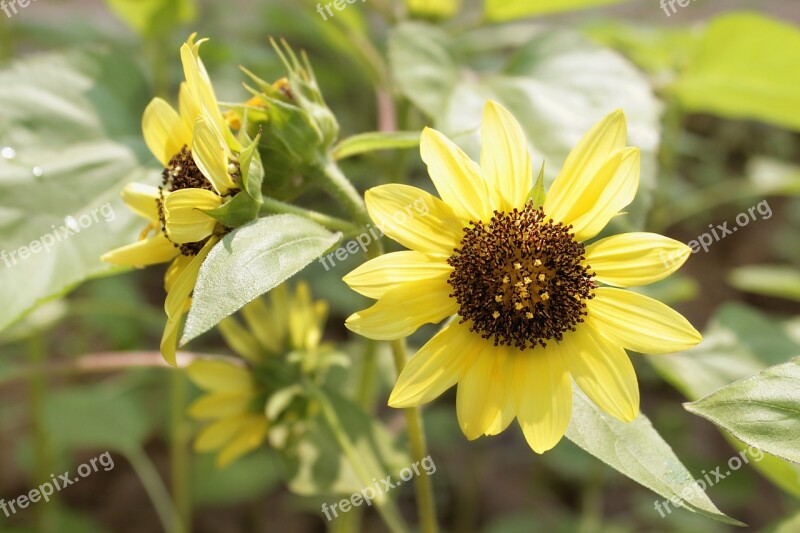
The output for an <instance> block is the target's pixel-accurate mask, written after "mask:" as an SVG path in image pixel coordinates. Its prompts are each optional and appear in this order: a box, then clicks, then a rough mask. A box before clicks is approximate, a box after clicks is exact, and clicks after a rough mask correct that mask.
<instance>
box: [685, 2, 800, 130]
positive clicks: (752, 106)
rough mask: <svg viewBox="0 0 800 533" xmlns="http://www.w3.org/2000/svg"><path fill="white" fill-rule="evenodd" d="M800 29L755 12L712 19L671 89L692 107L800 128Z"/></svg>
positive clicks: (731, 116)
mask: <svg viewBox="0 0 800 533" xmlns="http://www.w3.org/2000/svg"><path fill="white" fill-rule="evenodd" d="M798 65H800V30H798V29H797V27H795V26H793V25H791V24H788V23H785V22H781V21H778V20H775V19H771V18H768V17H765V16H763V15H759V14H756V13H732V14H726V15H722V16H720V17H718V18H716V19H714V20H713V21H712V22H711V24H709V26H708V29H707V31H706V34H705V37H704V39H703V41H702V42H701V43H700V45H699V47H698V49H697V50H696V51H695V52H694V53H693V54H692V56H691V60H690V61H689V63H688V65H687V66H686V69H685V70H684V71H683V72H682V73H681V75H680V76H679V78H678V79H677V81H676V82H675V84H674V85H673V86H672V87H671V92H672V93H673V94H674V95H675V96H676V97H677V98H678V99H679V100H680V102H681V104H682V105H683V107H684V108H686V109H687V110H688V111H694V112H701V113H714V114H718V115H720V116H723V117H727V118H734V119H756V120H762V121H764V122H769V123H771V124H775V125H778V126H781V127H785V128H789V129H793V130H800V93H798V91H797V87H798V86H799V85H800V68H798Z"/></svg>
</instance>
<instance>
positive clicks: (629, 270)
mask: <svg viewBox="0 0 800 533" xmlns="http://www.w3.org/2000/svg"><path fill="white" fill-rule="evenodd" d="M691 253H692V249H691V248H689V247H688V246H686V245H685V244H683V243H682V242H678V241H676V240H674V239H670V238H668V237H664V236H663V235H659V234H657V233H623V234H620V235H614V236H612V237H607V238H605V239H601V240H599V241H597V242H595V243H593V244H590V245H589V246H587V247H586V254H585V256H586V260H585V261H584V264H586V265H589V267H590V270H591V271H593V272H594V273H595V279H596V280H597V281H599V282H601V283H605V284H607V285H615V286H617V287H635V286H637V285H647V284H648V283H653V282H655V281H658V280H661V279H664V278H666V277H667V276H669V275H670V274H672V273H673V272H675V271H676V270H678V269H679V268H680V267H681V265H682V264H683V263H684V262H685V261H686V259H687V258H688V257H689V255H690V254H691Z"/></svg>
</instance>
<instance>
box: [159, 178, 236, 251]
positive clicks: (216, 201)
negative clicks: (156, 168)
mask: <svg viewBox="0 0 800 533" xmlns="http://www.w3.org/2000/svg"><path fill="white" fill-rule="evenodd" d="M220 205H222V198H220V197H219V195H218V194H216V193H215V192H213V191H208V190H206V189H180V190H177V191H174V192H171V193H170V194H169V196H167V197H166V198H165V199H164V220H165V225H166V227H167V234H168V235H169V239H170V240H171V241H172V242H175V243H178V244H185V243H190V242H198V241H202V240H203V239H205V238H206V237H208V236H209V235H211V234H212V233H213V231H214V227H215V226H216V225H217V221H216V219H213V218H211V217H210V216H209V215H207V214H205V213H203V211H204V210H211V209H216V208H217V207H219V206H220Z"/></svg>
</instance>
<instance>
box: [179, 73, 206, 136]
mask: <svg viewBox="0 0 800 533" xmlns="http://www.w3.org/2000/svg"><path fill="white" fill-rule="evenodd" d="M178 111H179V112H180V115H181V119H182V120H183V123H184V124H186V128H187V129H188V130H189V131H194V125H195V123H196V122H197V119H198V118H200V117H201V115H202V108H201V107H200V102H199V101H198V100H197V99H196V98H195V96H194V94H193V93H192V91H190V90H189V84H188V83H186V82H185V81H183V82H181V88H180V91H179V92H178ZM193 142H194V141H193ZM189 148H192V145H189Z"/></svg>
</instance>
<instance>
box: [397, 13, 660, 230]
mask: <svg viewBox="0 0 800 533" xmlns="http://www.w3.org/2000/svg"><path fill="white" fill-rule="evenodd" d="M505 31H507V30H506V27H505V26H497V27H492V28H488V29H486V28H484V29H481V30H478V31H476V32H471V33H470V32H468V33H466V34H464V35H461V36H460V37H459V38H458V39H453V38H451V37H450V36H449V35H448V34H447V33H446V32H445V31H444V30H443V29H441V28H437V27H435V26H432V25H428V24H424V23H420V22H411V23H404V24H400V25H399V26H398V27H396V28H395V29H394V30H393V32H392V34H391V36H390V40H389V59H390V63H391V67H392V71H393V74H394V77H395V79H396V80H397V81H398V84H399V86H400V89H401V91H402V92H403V94H404V95H405V96H406V97H407V98H408V99H409V100H411V102H412V103H413V104H414V105H415V106H417V107H418V108H419V109H420V110H422V111H423V112H424V113H425V114H426V115H428V116H429V117H431V118H432V119H433V121H434V123H435V126H436V127H437V128H438V129H439V130H441V131H443V132H445V133H449V134H454V133H461V132H471V134H469V135H467V136H463V135H461V136H459V137H458V138H457V140H458V141H459V144H460V145H461V147H462V148H464V149H465V151H466V152H467V153H468V154H470V155H471V156H472V157H473V158H474V159H476V160H477V159H478V155H479V153H480V150H479V141H480V136H479V132H478V130H479V125H480V122H481V116H482V113H483V107H484V104H485V102H486V101H487V100H489V99H492V100H496V101H498V102H499V103H501V104H502V105H504V106H505V107H507V108H508V109H509V110H510V111H511V112H512V113H513V114H514V116H515V117H516V118H517V120H518V121H519V122H520V124H521V125H522V128H523V129H524V131H525V134H526V136H527V139H528V143H529V144H530V148H531V152H532V154H533V157H534V165H535V167H536V168H538V167H539V166H540V165H541V164H542V160H544V161H545V162H546V163H547V164H546V167H545V177H546V179H547V181H548V183H549V182H550V181H552V179H553V178H555V176H556V175H557V173H558V172H559V170H560V169H561V166H562V163H563V162H564V160H565V159H566V157H567V154H568V153H569V151H570V150H571V149H572V148H573V147H574V146H575V144H577V142H578V140H579V139H580V138H581V137H582V136H583V135H584V134H585V133H586V132H587V131H588V130H589V129H590V128H591V127H592V126H593V125H594V124H595V123H596V122H597V121H599V120H600V119H602V118H603V117H604V116H605V115H607V114H608V113H610V112H612V111H613V110H615V109H618V108H622V109H623V110H624V111H625V112H626V114H627V119H628V130H629V132H630V136H629V142H628V144H630V145H632V146H637V147H639V148H640V149H641V151H642V172H641V185H640V188H639V194H638V196H637V199H636V200H635V201H634V203H633V204H632V205H631V206H629V208H628V209H626V211H628V213H629V214H628V215H627V216H625V217H617V219H616V220H615V224H618V225H621V226H622V227H620V228H619V229H621V230H625V231H629V230H634V229H640V228H641V225H642V223H643V221H644V215H645V213H646V211H647V209H648V208H649V206H650V197H651V195H652V190H653V188H654V186H655V169H656V163H655V153H656V150H657V148H658V144H659V137H660V120H659V113H660V110H659V107H660V106H659V103H658V101H657V100H656V98H655V97H654V95H653V94H652V91H651V89H650V85H649V83H648V81H647V80H646V79H645V77H644V76H643V75H642V74H641V73H640V72H638V71H637V70H636V69H635V68H634V67H633V66H632V65H631V64H630V63H629V62H628V61H627V60H625V59H624V58H623V57H621V56H619V55H618V54H617V53H616V52H614V51H612V50H608V49H605V48H602V47H601V46H599V45H597V44H595V43H593V42H591V41H589V40H588V39H586V38H584V37H581V36H580V35H578V34H576V33H572V32H569V31H559V32H554V31H543V30H542V29H541V28H539V29H537V28H529V29H528V31H529V33H530V35H529V38H528V41H527V43H525V44H524V45H522V46H521V47H519V48H518V49H517V51H516V53H515V54H514V55H513V56H512V58H511V59H510V60H509V61H508V62H506V63H505V65H496V61H494V59H495V57H494V55H491V54H484V53H479V52H480V47H478V46H476V44H475V43H474V41H479V42H485V41H489V42H492V41H494V40H500V39H502V38H503V33H504V32H505ZM487 64H488V65H491V67H487V66H486V65H487ZM473 65H480V68H478V67H476V66H473ZM531 180H533V176H531Z"/></svg>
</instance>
